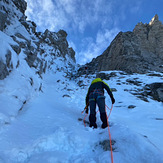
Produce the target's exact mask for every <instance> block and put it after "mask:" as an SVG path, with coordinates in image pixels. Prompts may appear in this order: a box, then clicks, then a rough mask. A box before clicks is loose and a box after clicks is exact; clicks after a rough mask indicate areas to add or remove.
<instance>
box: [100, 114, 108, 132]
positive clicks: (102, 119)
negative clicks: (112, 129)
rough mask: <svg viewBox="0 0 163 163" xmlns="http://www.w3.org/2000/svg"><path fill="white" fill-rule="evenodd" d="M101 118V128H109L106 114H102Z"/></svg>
mask: <svg viewBox="0 0 163 163" xmlns="http://www.w3.org/2000/svg"><path fill="white" fill-rule="evenodd" d="M100 118H101V121H102V125H101V128H103V129H104V128H106V127H108V123H107V118H106V113H101V114H100Z"/></svg>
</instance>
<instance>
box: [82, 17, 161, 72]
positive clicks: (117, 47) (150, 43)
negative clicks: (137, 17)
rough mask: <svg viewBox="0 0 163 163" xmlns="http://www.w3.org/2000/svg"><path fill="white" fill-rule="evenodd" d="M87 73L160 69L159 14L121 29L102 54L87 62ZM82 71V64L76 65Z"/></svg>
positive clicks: (159, 70)
mask: <svg viewBox="0 0 163 163" xmlns="http://www.w3.org/2000/svg"><path fill="white" fill-rule="evenodd" d="M85 66H87V67H88V71H89V73H94V72H99V71H107V70H122V71H126V72H127V73H146V72H148V71H158V72H163V24H162V23H161V22H160V21H159V19H158V15H155V16H154V18H152V20H151V21H150V23H149V24H143V23H138V24H137V25H136V26H135V28H134V30H133V32H124V33H123V32H120V33H119V34H118V35H117V36H116V37H115V39H114V40H113V41H112V42H111V44H110V46H109V47H108V48H107V49H106V50H105V51H104V52H103V54H102V55H100V56H98V57H97V58H95V59H93V60H92V61H91V62H90V63H88V64H86V65H85ZM79 72H80V73H84V68H80V69H79Z"/></svg>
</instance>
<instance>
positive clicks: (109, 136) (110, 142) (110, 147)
mask: <svg viewBox="0 0 163 163" xmlns="http://www.w3.org/2000/svg"><path fill="white" fill-rule="evenodd" d="M105 106H106V107H105V110H106V108H108V109H109V110H110V113H109V116H107V114H106V118H107V124H108V132H109V139H110V151H111V152H110V153H111V162H112V163H113V149H112V142H111V133H110V128H109V122H108V119H109V117H110V114H111V111H112V109H113V104H112V106H111V109H110V108H109V107H108V106H107V105H105Z"/></svg>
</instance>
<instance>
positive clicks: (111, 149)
mask: <svg viewBox="0 0 163 163" xmlns="http://www.w3.org/2000/svg"><path fill="white" fill-rule="evenodd" d="M106 108H107V109H108V110H109V111H110V112H109V115H108V116H107V112H106V118H107V125H108V133H109V140H110V151H111V152H110V153H111V163H113V148H112V142H111V133H110V128H109V121H108V120H109V117H110V114H111V112H112V109H113V104H112V106H111V109H110V108H109V107H108V106H107V105H105V111H106ZM98 112H99V111H97V112H96V114H97V113H98ZM87 116H88V114H86V115H85V117H84V119H83V122H84V126H85V127H86V124H85V119H86V117H87Z"/></svg>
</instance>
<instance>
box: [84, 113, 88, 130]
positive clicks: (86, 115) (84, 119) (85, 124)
mask: <svg viewBox="0 0 163 163" xmlns="http://www.w3.org/2000/svg"><path fill="white" fill-rule="evenodd" d="M87 115H88V114H86V116H85V117H84V119H83V122H84V126H85V127H86V124H85V119H86V117H87Z"/></svg>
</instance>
